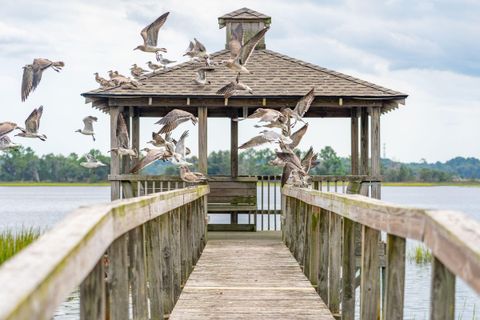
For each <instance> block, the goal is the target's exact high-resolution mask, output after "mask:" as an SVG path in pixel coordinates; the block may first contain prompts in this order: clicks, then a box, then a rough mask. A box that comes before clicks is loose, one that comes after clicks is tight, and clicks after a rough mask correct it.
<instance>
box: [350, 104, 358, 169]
mask: <svg viewBox="0 0 480 320" xmlns="http://www.w3.org/2000/svg"><path fill="white" fill-rule="evenodd" d="M350 149H351V151H350V154H351V158H350V161H351V167H352V171H351V174H352V175H357V174H359V165H358V162H359V157H358V155H359V153H358V108H352V111H351V116H350Z"/></svg>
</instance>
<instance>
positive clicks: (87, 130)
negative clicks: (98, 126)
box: [75, 116, 98, 141]
mask: <svg viewBox="0 0 480 320" xmlns="http://www.w3.org/2000/svg"><path fill="white" fill-rule="evenodd" d="M97 120H98V118H97V117H94V116H87V117H85V118H83V129H77V130H76V131H75V132H80V133H81V134H84V135H86V136H92V139H93V141H95V132H94V131H93V122H97Z"/></svg>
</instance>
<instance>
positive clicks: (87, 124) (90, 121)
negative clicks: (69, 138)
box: [83, 116, 98, 131]
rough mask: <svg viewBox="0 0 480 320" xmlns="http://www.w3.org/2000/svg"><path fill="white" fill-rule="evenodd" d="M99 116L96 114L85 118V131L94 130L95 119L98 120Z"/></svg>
mask: <svg viewBox="0 0 480 320" xmlns="http://www.w3.org/2000/svg"><path fill="white" fill-rule="evenodd" d="M97 120H98V118H97V117H94V116H87V117H85V118H83V125H84V128H83V130H85V131H93V121H97Z"/></svg>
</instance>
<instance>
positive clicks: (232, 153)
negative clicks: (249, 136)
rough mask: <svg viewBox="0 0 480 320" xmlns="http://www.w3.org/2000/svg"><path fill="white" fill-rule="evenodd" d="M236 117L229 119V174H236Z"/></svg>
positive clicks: (234, 175) (233, 175)
mask: <svg viewBox="0 0 480 320" xmlns="http://www.w3.org/2000/svg"><path fill="white" fill-rule="evenodd" d="M236 120H238V117H236V116H235V117H232V118H231V119H230V174H231V175H232V177H236V176H238V121H236Z"/></svg>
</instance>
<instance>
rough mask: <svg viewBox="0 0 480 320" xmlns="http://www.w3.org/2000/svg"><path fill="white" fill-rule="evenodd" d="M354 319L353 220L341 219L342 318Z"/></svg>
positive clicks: (346, 319)
mask: <svg viewBox="0 0 480 320" xmlns="http://www.w3.org/2000/svg"><path fill="white" fill-rule="evenodd" d="M354 319H355V222H353V221H352V220H350V219H347V218H344V219H343V241H342V320H354Z"/></svg>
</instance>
